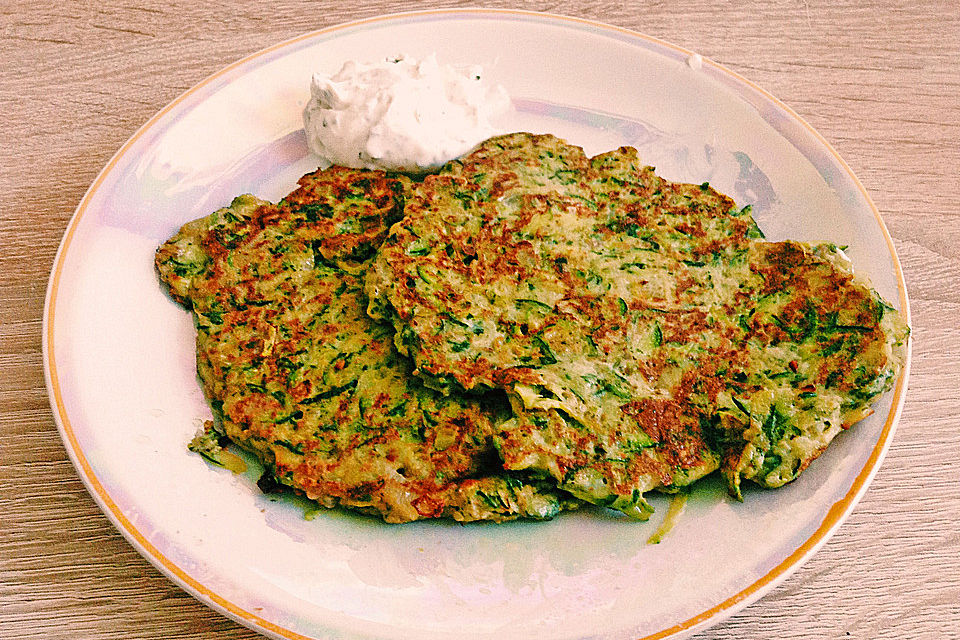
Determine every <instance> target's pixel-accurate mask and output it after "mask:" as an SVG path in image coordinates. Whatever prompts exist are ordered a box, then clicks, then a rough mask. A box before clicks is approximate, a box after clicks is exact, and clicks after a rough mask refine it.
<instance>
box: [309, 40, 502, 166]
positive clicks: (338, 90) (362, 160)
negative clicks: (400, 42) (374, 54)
mask: <svg viewBox="0 0 960 640" xmlns="http://www.w3.org/2000/svg"><path fill="white" fill-rule="evenodd" d="M509 107H510V98H509V96H508V95H507V92H506V90H504V88H503V87H501V86H500V85H495V86H491V85H489V84H488V83H487V82H486V81H485V79H484V76H483V72H482V69H481V67H479V66H471V67H467V68H460V69H458V68H455V67H453V66H450V65H441V64H439V63H438V62H437V58H436V55H431V56H429V57H427V58H424V59H423V60H415V59H411V58H408V57H406V56H401V57H399V58H391V59H389V60H384V61H382V62H378V63H369V64H368V63H359V62H347V63H346V64H344V65H343V68H342V69H340V71H338V72H337V73H336V74H334V75H333V76H326V75H323V74H319V73H317V74H314V75H313V79H312V81H311V83H310V101H309V102H308V103H307V106H306V107H305V108H304V110H303V125H304V129H305V131H306V134H307V144H308V145H309V147H310V150H311V151H313V152H314V153H316V154H317V155H319V156H323V157H324V158H326V159H327V160H329V161H330V162H331V163H333V164H339V165H343V166H347V167H356V168H371V169H385V170H387V171H406V172H413V173H419V172H424V171H429V170H431V169H435V168H437V167H439V166H441V165H442V164H444V163H445V162H447V161H449V160H452V159H453V158H456V157H457V156H460V155H462V154H464V153H466V152H467V151H469V150H470V149H472V148H473V147H474V146H476V145H477V144H478V143H480V142H482V141H483V140H486V139H487V138H489V137H490V136H492V135H494V134H496V133H498V131H497V130H496V129H495V127H494V126H493V125H492V124H491V120H492V119H494V118H496V117H497V116H499V115H501V114H503V113H504V112H506V111H507V109H508V108H509Z"/></svg>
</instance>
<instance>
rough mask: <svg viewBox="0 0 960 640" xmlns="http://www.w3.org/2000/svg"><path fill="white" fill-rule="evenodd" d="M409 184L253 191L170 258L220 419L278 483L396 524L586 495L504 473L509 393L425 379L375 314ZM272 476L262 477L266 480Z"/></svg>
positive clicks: (190, 228) (513, 511)
mask: <svg viewBox="0 0 960 640" xmlns="http://www.w3.org/2000/svg"><path fill="white" fill-rule="evenodd" d="M409 187H410V181H409V180H407V179H406V178H403V177H400V176H390V175H386V174H384V173H382V172H373V171H361V170H353V169H344V168H340V167H334V168H332V169H329V170H326V171H319V172H316V173H314V174H310V175H307V176H304V178H302V179H301V180H300V188H299V189H297V190H296V191H294V192H293V193H291V194H290V195H289V196H287V197H286V198H285V199H284V200H283V201H281V202H280V203H279V204H276V205H274V204H270V203H268V202H265V201H262V200H259V199H257V198H255V197H253V196H240V197H238V198H236V199H235V200H234V201H233V202H232V203H231V205H230V206H229V207H227V208H224V209H221V210H219V211H216V212H214V213H213V214H211V215H210V216H208V217H206V218H202V219H200V220H196V221H194V222H190V223H188V224H186V225H185V226H184V227H183V228H182V229H180V231H179V233H177V234H176V235H175V236H174V237H172V238H171V239H170V240H169V241H167V242H166V243H165V244H163V245H162V246H161V247H160V248H159V250H158V251H157V255H156V266H157V269H158V272H159V274H160V277H161V280H162V281H163V282H164V283H166V285H167V286H168V287H169V291H170V294H171V295H172V296H173V297H174V298H175V299H176V300H177V301H179V302H181V303H182V304H184V305H185V306H187V307H189V308H191V309H192V310H193V313H194V318H195V325H196V329H197V369H198V373H199V376H200V380H201V382H202V384H203V387H204V391H205V393H206V395H207V397H208V399H209V401H210V403H211V405H212V407H213V409H214V413H215V416H216V418H217V426H216V428H217V429H218V430H219V431H221V432H222V433H223V434H225V436H226V437H227V438H229V439H230V440H232V441H233V442H235V443H237V444H238V445H240V446H241V447H243V448H245V449H247V450H249V451H251V452H253V453H254V454H256V455H257V456H258V457H259V458H260V459H262V460H263V462H264V464H265V466H266V468H267V469H268V475H267V476H266V477H267V478H268V479H269V481H268V482H267V484H273V483H277V484H280V485H283V486H287V487H291V488H293V489H295V490H297V491H299V492H301V493H303V494H305V495H306V496H308V497H309V498H312V499H314V500H317V501H318V502H319V503H321V504H323V505H325V506H328V507H332V506H335V505H338V504H339V505H343V506H345V507H349V508H353V509H357V510H361V511H365V512H369V513H376V514H380V515H382V517H383V518H384V519H385V520H387V521H388V522H407V521H411V520H417V519H420V518H433V517H452V518H455V519H457V520H461V521H470V520H482V519H489V520H496V521H501V520H508V519H512V518H516V517H532V518H549V517H552V516H554V515H555V514H556V513H557V512H558V511H559V510H560V509H561V508H564V507H573V506H575V504H576V501H575V500H573V499H571V498H570V497H569V496H566V495H565V494H563V495H561V492H558V491H557V490H556V488H555V487H553V486H551V485H550V484H549V483H547V482H545V481H543V480H536V479H531V478H528V477H527V476H526V475H525V474H523V473H520V474H518V473H513V472H504V471H503V469H502V465H501V464H500V463H499V461H498V459H497V455H496V452H495V450H494V449H493V445H492V442H491V437H492V435H493V434H494V433H495V431H496V430H497V425H498V424H499V423H500V422H502V421H503V420H504V419H506V418H507V417H508V415H509V408H508V406H507V402H506V400H505V399H503V397H502V395H498V394H496V393H494V394H487V395H477V396H472V397H469V398H467V397H463V396H460V395H457V394H450V395H444V394H442V393H439V392H437V391H434V390H432V389H429V388H426V387H425V386H424V385H423V384H422V383H421V382H420V381H419V380H418V379H416V378H414V377H412V376H411V375H410V367H409V364H408V362H407V361H406V360H405V359H404V358H402V357H401V356H400V355H399V354H398V353H397V351H396V349H395V347H394V340H393V328H392V326H390V325H389V324H384V323H381V322H376V321H373V320H371V319H370V318H369V317H368V316H367V315H366V314H365V312H364V307H365V305H366V300H365V298H364V297H363V292H362V286H363V278H364V274H365V271H366V268H367V265H368V264H369V258H370V257H371V256H372V255H373V254H374V252H375V251H376V249H377V247H378V246H379V244H380V242H381V241H382V240H383V238H384V237H385V235H386V232H387V228H388V227H389V225H390V224H391V223H393V222H395V221H396V220H398V219H399V218H400V216H401V215H402V211H403V205H404V200H405V195H406V192H407V191H408V190H409ZM261 484H262V483H261Z"/></svg>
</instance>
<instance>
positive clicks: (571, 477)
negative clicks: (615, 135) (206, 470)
mask: <svg viewBox="0 0 960 640" xmlns="http://www.w3.org/2000/svg"><path fill="white" fill-rule="evenodd" d="M404 213H405V217H404V218H403V220H402V221H401V222H399V223H398V224H396V225H395V226H394V227H393V228H392V229H391V232H390V235H389V236H388V237H387V239H386V241H385V243H384V244H383V246H382V247H381V249H380V251H379V253H378V255H377V257H376V258H375V260H374V262H373V265H372V267H371V268H370V270H369V272H368V275H367V281H366V291H367V294H368V296H369V298H370V305H369V308H368V311H369V313H370V315H371V316H372V317H374V318H377V319H384V320H388V321H390V322H392V323H393V324H394V325H395V327H396V343H397V347H398V349H399V350H400V351H401V352H402V353H403V354H406V355H408V356H410V357H411V358H412V360H413V362H414V365H415V368H414V373H415V374H416V375H418V376H420V377H421V378H422V379H423V380H424V381H425V383H426V384H427V385H429V386H431V387H433V388H435V389H438V390H441V391H444V392H448V393H456V392H460V391H463V390H467V391H481V390H484V389H505V390H506V391H507V393H508V396H509V398H510V402H511V406H512V410H513V417H512V418H511V419H510V420H508V421H506V422H504V423H503V424H502V425H500V427H499V429H498V432H497V434H496V436H495V441H496V444H497V448H498V451H499V454H500V456H501V457H502V459H503V461H504V466H505V467H506V468H507V469H511V470H530V471H535V472H540V473H543V474H546V475H548V476H550V477H552V478H553V479H554V481H555V482H556V483H557V484H558V486H559V487H561V488H563V489H565V490H567V491H569V492H570V493H572V494H573V495H575V496H577V497H579V498H581V499H584V500H587V501H589V502H593V503H595V504H599V505H605V506H610V507H612V508H614V509H619V510H621V511H623V512H624V513H627V514H628V515H632V516H634V517H638V518H645V517H647V516H648V515H649V514H650V512H651V509H650V507H649V506H648V504H647V503H646V501H645V500H644V498H643V494H644V493H645V492H647V491H649V490H651V489H659V490H663V491H676V490H678V489H679V488H681V487H683V486H685V485H688V484H690V483H692V482H694V481H695V480H697V479H698V478H701V477H703V476H704V475H706V474H708V473H710V472H712V471H714V470H716V469H717V468H720V469H721V471H722V473H723V475H724V476H725V478H726V480H727V483H728V486H729V489H730V491H731V493H732V494H734V495H735V496H737V497H739V496H740V495H741V493H740V485H741V481H742V480H743V479H749V480H752V481H754V482H756V483H759V484H761V485H763V486H767V487H777V486H781V485H783V484H784V483H786V482H789V481H790V480H792V479H794V478H796V477H797V475H798V474H799V473H800V472H801V471H802V470H803V469H804V468H806V466H807V465H808V464H810V462H811V461H812V460H813V459H814V458H816V457H817V456H818V455H819V454H820V453H821V452H822V451H823V450H824V448H825V447H826V446H827V445H828V444H829V442H830V441H831V440H832V439H833V437H834V436H835V435H836V434H837V433H838V432H839V431H841V430H842V429H844V428H846V427H849V426H850V425H851V424H852V423H854V422H856V421H857V420H859V419H861V418H862V417H864V416H865V415H868V414H869V412H870V409H869V405H870V403H871V402H872V401H873V400H875V399H876V398H877V396H878V395H879V394H881V393H882V392H883V391H885V390H886V389H887V388H888V387H889V386H890V384H892V381H893V380H894V379H895V377H896V376H897V375H898V373H899V370H900V368H901V363H902V351H903V349H902V347H903V344H904V342H905V340H906V339H907V335H908V329H907V327H906V326H905V324H904V323H903V321H902V319H901V318H900V316H899V314H898V313H897V312H896V311H895V310H894V309H893V308H892V307H891V306H890V305H888V304H887V303H886V302H885V301H883V300H882V299H881V298H880V297H879V296H878V295H877V294H876V293H875V292H874V291H872V290H871V289H870V288H869V286H867V285H866V284H865V283H863V282H861V281H860V280H859V279H858V278H856V277H854V276H853V275H852V273H851V270H850V268H849V264H848V263H847V262H846V260H845V258H844V257H843V254H842V252H841V251H839V250H838V249H837V248H836V247H833V246H829V245H823V246H816V247H813V246H808V245H805V244H801V243H796V242H767V241H765V240H764V239H763V235H762V233H761V232H760V230H759V228H758V227H757V225H756V223H755V221H754V220H753V219H752V217H751V215H750V212H749V208H744V209H738V208H737V207H736V206H735V204H734V203H733V201H732V200H731V199H730V198H728V197H726V196H724V195H722V194H720V193H718V192H716V191H715V190H714V189H712V188H710V186H709V185H707V184H703V185H690V184H677V183H671V182H668V181H666V180H663V179H661V178H659V177H657V176H656V175H655V174H654V172H653V169H652V168H651V167H647V166H644V165H642V164H641V163H640V162H639V161H638V159H637V156H636V152H635V150H633V149H629V148H622V149H619V150H616V151H612V152H610V153H606V154H603V155H600V156H597V157H595V158H592V159H591V158H587V157H586V156H585V155H584V153H583V151H582V150H581V149H580V148H579V147H575V146H572V145H569V144H566V143H565V142H563V141H562V140H559V139H557V138H555V137H552V136H534V135H530V134H511V135H508V136H502V137H499V138H493V139H491V140H488V141H487V142H485V143H484V144H482V145H481V146H480V147H479V148H478V149H476V150H475V151H474V152H472V153H471V154H469V155H467V156H465V157H463V158H461V159H459V160H456V161H453V162H451V163H449V164H448V165H446V166H445V167H444V168H443V169H442V170H441V171H440V172H439V174H438V175H434V176H428V177H427V178H426V179H425V180H424V181H423V183H422V184H420V185H417V186H416V187H415V188H414V192H413V194H412V196H411V197H410V198H408V199H407V203H406V207H405V212H404Z"/></svg>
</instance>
